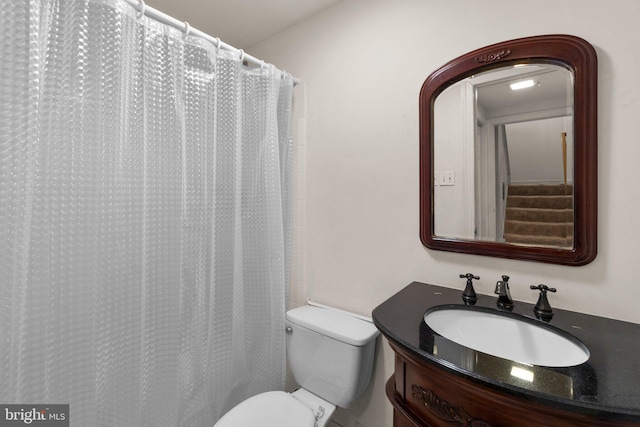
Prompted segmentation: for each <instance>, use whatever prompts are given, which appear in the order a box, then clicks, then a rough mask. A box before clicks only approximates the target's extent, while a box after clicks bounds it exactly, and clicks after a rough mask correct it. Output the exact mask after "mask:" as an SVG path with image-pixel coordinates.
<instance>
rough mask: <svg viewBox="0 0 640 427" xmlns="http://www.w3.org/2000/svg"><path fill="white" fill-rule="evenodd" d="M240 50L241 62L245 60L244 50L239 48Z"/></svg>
mask: <svg viewBox="0 0 640 427" xmlns="http://www.w3.org/2000/svg"><path fill="white" fill-rule="evenodd" d="M238 50H239V51H240V62H244V50H242V49H238Z"/></svg>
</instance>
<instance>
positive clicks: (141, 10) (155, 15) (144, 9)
mask: <svg viewBox="0 0 640 427" xmlns="http://www.w3.org/2000/svg"><path fill="white" fill-rule="evenodd" d="M124 1H125V2H127V3H129V4H130V5H131V6H133V8H134V9H136V10H137V11H138V14H139V16H141V15H145V16H147V17H149V18H151V19H155V20H156V21H158V22H160V23H162V24H165V25H170V26H172V27H174V28H177V29H179V30H182V31H183V32H184V33H186V34H193V35H196V36H198V37H202V38H203V39H205V40H207V41H210V42H211V43H213V44H214V45H216V47H218V48H221V49H225V50H229V51H231V52H236V53H237V54H238V55H240V60H241V61H246V62H247V63H250V64H252V65H254V66H257V67H264V66H265V65H271V66H273V67H274V68H276V69H277V70H279V69H278V67H276V66H275V65H273V64H268V63H266V62H264V61H263V60H261V59H258V58H256V57H255V56H252V55H249V54H248V53H246V52H245V51H244V50H242V49H237V48H235V47H233V46H231V45H230V44H227V43H225V42H223V41H222V40H220V39H219V38H214V37H212V36H210V35H209V34H207V33H205V32H203V31H200V30H198V29H197V28H193V27H191V26H190V25H189V23H188V22H186V21H185V22H182V21H179V20H177V19H176V18H174V17H172V16H169V15H167V14H166V13H163V12H160V11H159V10H157V9H154V8H153V7H151V6H147V5H146V4H145V3H144V0H124ZM279 71H280V72H281V73H282V74H289V73H287V72H286V71H283V70H279ZM289 75H291V74H289ZM291 77H292V78H293V84H298V83H300V80H298V79H297V78H295V77H293V76H291Z"/></svg>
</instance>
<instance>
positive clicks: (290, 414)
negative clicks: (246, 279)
mask: <svg viewBox="0 0 640 427" xmlns="http://www.w3.org/2000/svg"><path fill="white" fill-rule="evenodd" d="M286 333H287V359H288V361H289V366H290V368H291V373H292V374H293V378H294V379H295V380H296V382H297V383H298V384H299V385H300V389H298V390H296V391H295V392H293V393H286V392H284V391H270V392H266V393H262V394H258V395H256V396H253V397H251V398H249V399H247V400H245V401H244V402H242V403H240V404H239V405H237V406H236V407H234V408H233V409H231V411H229V412H228V413H227V414H225V415H224V416H223V417H222V418H221V419H220V420H219V421H218V422H217V423H216V424H215V427H324V426H326V425H327V423H328V422H329V420H330V419H331V416H332V415H333V413H334V411H335V409H336V406H340V407H342V408H347V407H349V405H351V403H352V402H353V401H354V400H355V399H357V398H358V397H359V396H360V395H361V394H362V393H363V392H364V390H365V389H366V387H367V385H368V384H369V381H370V379H371V371H372V367H373V355H374V351H375V340H376V337H377V336H378V330H377V329H376V328H375V326H373V324H372V323H370V322H367V321H364V320H361V319H357V318H355V317H353V316H350V315H349V314H348V313H345V312H341V311H334V310H329V309H324V308H318V307H311V306H304V307H298V308H294V309H292V310H289V311H288V312H287V313H286Z"/></svg>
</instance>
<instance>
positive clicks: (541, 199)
mask: <svg viewBox="0 0 640 427" xmlns="http://www.w3.org/2000/svg"><path fill="white" fill-rule="evenodd" d="M572 205H573V196H571V195H567V196H565V195H561V196H513V195H511V194H509V195H508V196H507V208H536V209H571V208H572V207H573V206H572Z"/></svg>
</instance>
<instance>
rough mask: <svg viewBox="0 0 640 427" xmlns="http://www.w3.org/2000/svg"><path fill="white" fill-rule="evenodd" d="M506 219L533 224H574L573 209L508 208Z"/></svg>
mask: <svg viewBox="0 0 640 427" xmlns="http://www.w3.org/2000/svg"><path fill="white" fill-rule="evenodd" d="M506 219H507V220H513V221H533V222H573V210H572V209H537V208H507V211H506Z"/></svg>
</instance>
